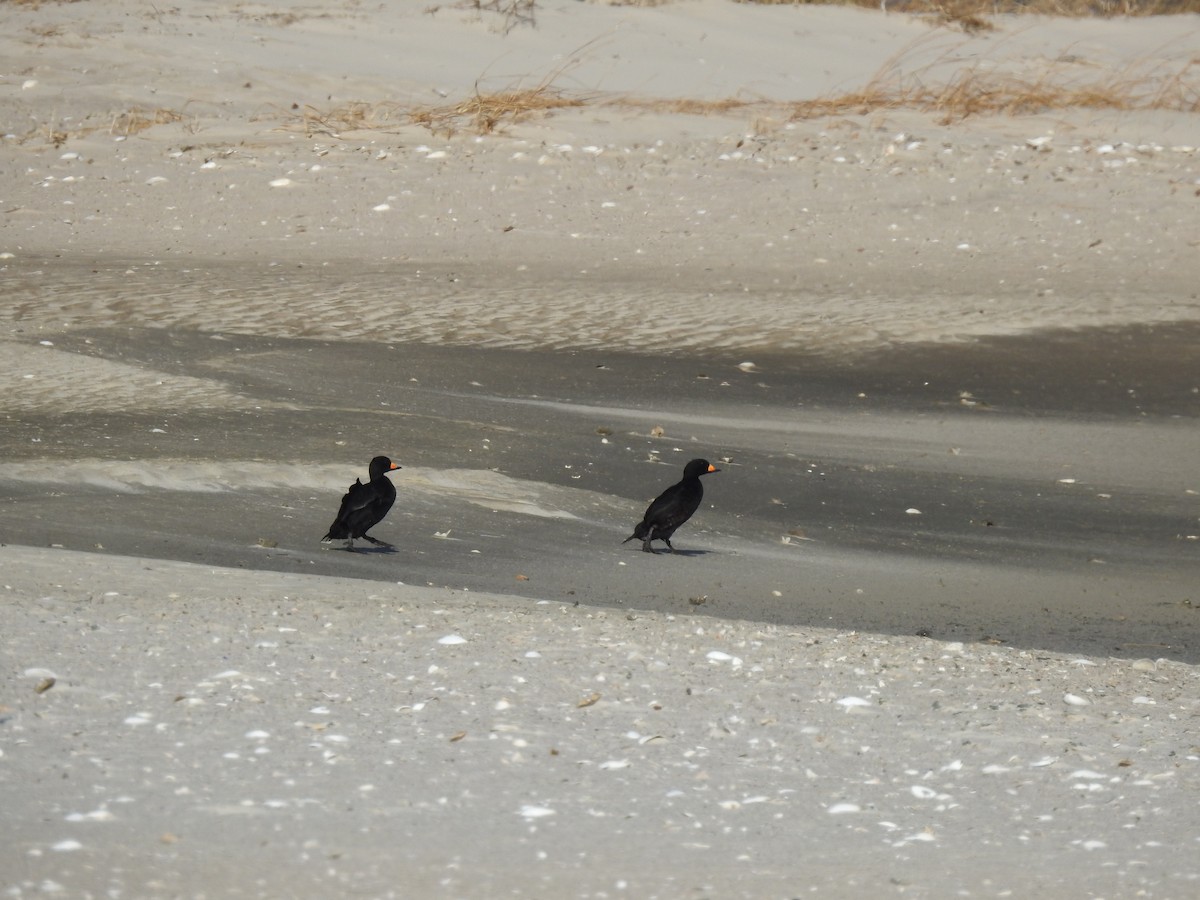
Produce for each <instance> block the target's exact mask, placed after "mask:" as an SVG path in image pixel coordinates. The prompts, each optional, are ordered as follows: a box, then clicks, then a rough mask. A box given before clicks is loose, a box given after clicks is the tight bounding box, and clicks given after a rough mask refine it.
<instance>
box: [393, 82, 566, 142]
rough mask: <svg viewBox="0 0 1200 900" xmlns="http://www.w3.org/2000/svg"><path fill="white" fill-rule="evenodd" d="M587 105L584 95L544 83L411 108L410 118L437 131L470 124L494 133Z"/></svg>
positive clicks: (447, 131)
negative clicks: (452, 102)
mask: <svg viewBox="0 0 1200 900" xmlns="http://www.w3.org/2000/svg"><path fill="white" fill-rule="evenodd" d="M585 105H587V100H585V99H583V98H582V97H570V96H567V95H566V94H564V93H562V92H561V91H558V90H555V89H553V88H551V87H550V85H549V84H548V83H545V82H543V83H542V84H540V85H538V86H537V87H535V88H526V89H516V90H508V91H497V92H495V93H481V92H479V91H478V90H476V93H475V96H473V97H470V98H468V99H466V100H463V101H462V102H461V103H455V104H451V105H447V106H432V107H425V108H423V109H414V110H409V112H408V117H409V120H410V121H411V122H413V123H415V124H417V125H422V126H424V127H425V128H428V129H429V130H430V131H432V132H434V133H444V134H453V133H454V132H456V131H458V130H460V129H461V128H463V127H464V124H466V125H469V127H470V129H471V130H472V131H474V132H475V133H476V134H492V133H493V132H494V131H496V129H497V128H500V127H502V126H503V125H506V124H515V123H517V122H521V121H524V120H525V119H528V118H529V117H530V116H532V115H536V114H539V113H548V112H550V111H552V110H556V109H569V108H572V107H579V106H585Z"/></svg>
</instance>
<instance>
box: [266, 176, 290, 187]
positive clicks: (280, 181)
mask: <svg viewBox="0 0 1200 900" xmlns="http://www.w3.org/2000/svg"><path fill="white" fill-rule="evenodd" d="M291 183H292V179H290V178H276V179H275V180H274V181H272V182H271V183H270V184H271V187H287V186H288V185H289V184H291Z"/></svg>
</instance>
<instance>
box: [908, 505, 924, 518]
mask: <svg viewBox="0 0 1200 900" xmlns="http://www.w3.org/2000/svg"><path fill="white" fill-rule="evenodd" d="M905 512H906V513H908V514H909V515H910V516H919V515H921V511H920V510H919V509H917V508H916V507H915V506H910V507H909V508H908V509H906V510H905Z"/></svg>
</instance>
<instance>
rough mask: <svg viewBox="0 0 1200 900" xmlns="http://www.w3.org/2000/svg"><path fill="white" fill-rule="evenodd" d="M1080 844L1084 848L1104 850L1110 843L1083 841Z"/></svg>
mask: <svg viewBox="0 0 1200 900" xmlns="http://www.w3.org/2000/svg"><path fill="white" fill-rule="evenodd" d="M1079 846H1080V847H1082V848H1083V849H1084V850H1103V849H1104V848H1105V847H1107V846H1108V844H1106V843H1104V841H1083V842H1082V843H1080V845H1079Z"/></svg>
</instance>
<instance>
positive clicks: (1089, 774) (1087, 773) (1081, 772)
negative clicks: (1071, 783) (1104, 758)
mask: <svg viewBox="0 0 1200 900" xmlns="http://www.w3.org/2000/svg"><path fill="white" fill-rule="evenodd" d="M1067 777H1068V778H1091V779H1093V780H1095V779H1100V778H1104V777H1105V776H1104V775H1103V774H1102V773H1100V772H1093V771H1092V770H1091V769H1076V770H1075V771H1074V772H1072V773H1071V774H1070V775H1068V776H1067Z"/></svg>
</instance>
